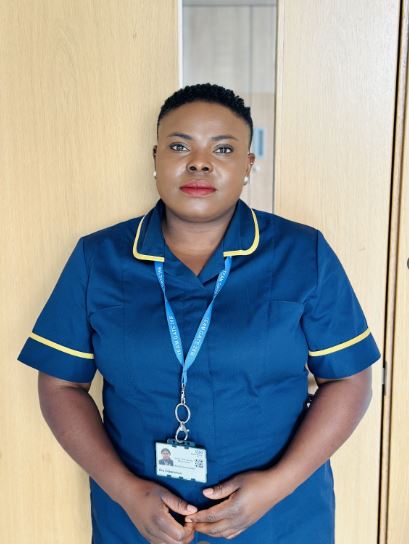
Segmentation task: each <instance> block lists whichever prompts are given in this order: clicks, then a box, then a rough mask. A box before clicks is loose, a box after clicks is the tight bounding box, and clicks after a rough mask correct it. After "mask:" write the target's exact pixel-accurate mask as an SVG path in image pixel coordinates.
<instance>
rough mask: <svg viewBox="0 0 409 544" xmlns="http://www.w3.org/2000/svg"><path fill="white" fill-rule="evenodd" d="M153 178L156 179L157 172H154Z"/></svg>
mask: <svg viewBox="0 0 409 544" xmlns="http://www.w3.org/2000/svg"><path fill="white" fill-rule="evenodd" d="M153 177H154V178H156V170H154V171H153Z"/></svg>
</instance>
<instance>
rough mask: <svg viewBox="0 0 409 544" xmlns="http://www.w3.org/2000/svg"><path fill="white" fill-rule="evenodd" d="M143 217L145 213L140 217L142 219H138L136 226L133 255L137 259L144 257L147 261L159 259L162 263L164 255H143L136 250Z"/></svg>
mask: <svg viewBox="0 0 409 544" xmlns="http://www.w3.org/2000/svg"><path fill="white" fill-rule="evenodd" d="M145 217H146V215H144V216H143V217H142V219H141V220H140V221H139V225H138V228H137V230H136V235H135V240H134V243H133V254H134V257H136V258H137V259H146V260H148V261H160V262H161V263H163V262H164V261H165V257H160V256H157V255H144V254H143V253H139V251H138V250H137V246H138V239H139V233H140V232H141V226H142V221H143V220H144V219H145Z"/></svg>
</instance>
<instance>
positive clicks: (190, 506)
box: [187, 504, 197, 512]
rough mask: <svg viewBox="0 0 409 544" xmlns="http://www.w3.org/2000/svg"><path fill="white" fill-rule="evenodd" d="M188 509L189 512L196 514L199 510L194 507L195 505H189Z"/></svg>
mask: <svg viewBox="0 0 409 544" xmlns="http://www.w3.org/2000/svg"><path fill="white" fill-rule="evenodd" d="M187 509H188V510H189V512H196V510H197V508H196V506H193V504H188V506H187Z"/></svg>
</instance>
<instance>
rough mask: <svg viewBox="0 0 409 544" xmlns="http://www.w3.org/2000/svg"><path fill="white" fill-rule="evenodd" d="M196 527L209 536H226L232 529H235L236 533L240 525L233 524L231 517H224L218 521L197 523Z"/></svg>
mask: <svg viewBox="0 0 409 544" xmlns="http://www.w3.org/2000/svg"><path fill="white" fill-rule="evenodd" d="M195 529H196V531H197V532H199V533H204V534H206V535H209V536H214V537H226V536H227V535H230V534H231V533H232V531H234V533H236V532H238V529H239V526H238V525H237V523H234V524H233V521H232V520H231V519H223V520H221V521H218V522H216V523H196V525H195ZM240 530H241V527H240ZM234 533H233V534H234Z"/></svg>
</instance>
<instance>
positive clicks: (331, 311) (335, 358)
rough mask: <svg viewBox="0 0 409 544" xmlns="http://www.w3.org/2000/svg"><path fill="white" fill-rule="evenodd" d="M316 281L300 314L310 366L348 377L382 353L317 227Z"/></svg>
mask: <svg viewBox="0 0 409 544" xmlns="http://www.w3.org/2000/svg"><path fill="white" fill-rule="evenodd" d="M316 252H317V253H316V262H317V274H316V276H317V282H316V287H315V289H314V291H313V293H312V295H311V296H310V297H309V299H308V300H307V302H306V304H305V306H304V313H303V316H302V318H301V320H302V327H303V330H304V334H305V337H306V339H307V344H308V349H309V351H308V362H307V366H308V368H309V370H310V371H311V372H312V373H313V374H314V375H316V376H318V377H320V378H335V379H337V378H345V377H347V376H351V375H352V374H356V373H358V372H361V371H362V370H364V369H365V368H367V367H368V366H370V365H372V364H373V363H375V362H376V361H377V360H378V359H379V358H380V357H381V353H380V351H379V349H378V346H377V344H376V342H375V339H374V338H373V336H372V333H371V331H370V330H369V327H368V324H367V321H366V318H365V315H364V313H363V311H362V308H361V306H360V303H359V301H358V299H357V297H356V294H355V292H354V290H353V288H352V285H351V283H350V281H349V279H348V277H347V275H346V272H345V270H344V268H343V266H342V264H341V262H340V261H339V259H338V257H337V255H336V254H335V252H334V250H333V249H332V248H331V246H330V245H329V243H328V242H327V241H326V239H325V237H324V236H323V234H322V233H321V231H319V230H317V246H316Z"/></svg>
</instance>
